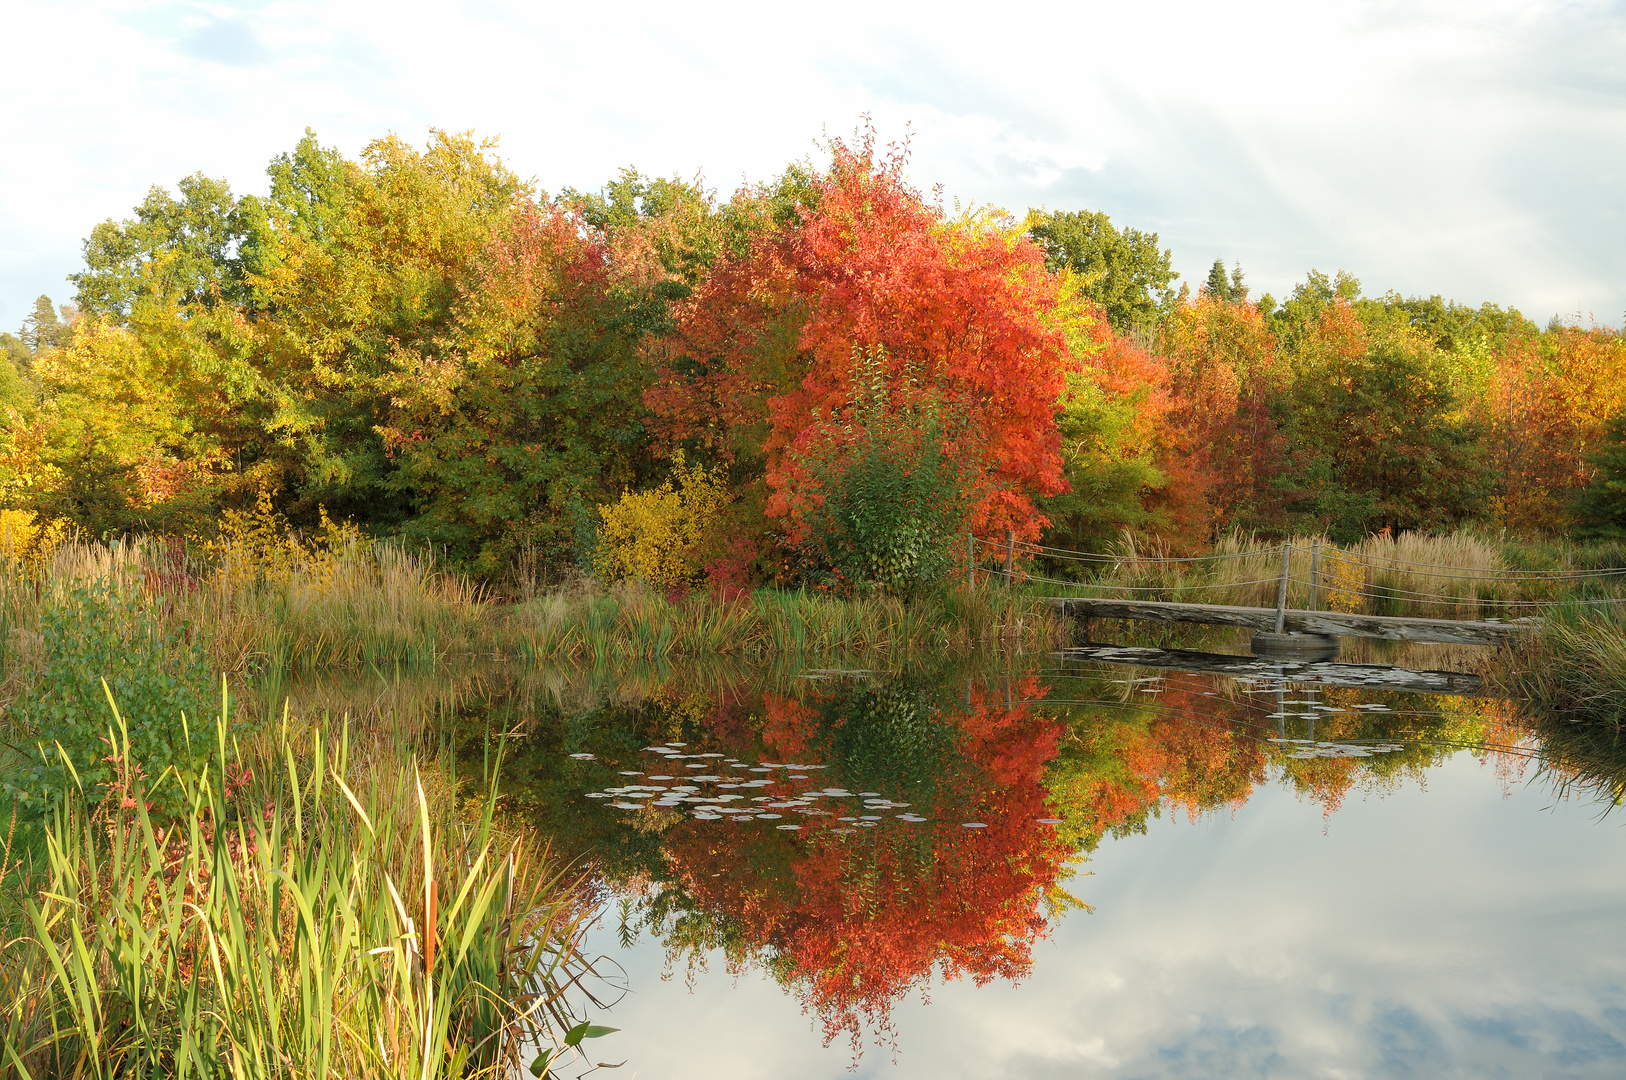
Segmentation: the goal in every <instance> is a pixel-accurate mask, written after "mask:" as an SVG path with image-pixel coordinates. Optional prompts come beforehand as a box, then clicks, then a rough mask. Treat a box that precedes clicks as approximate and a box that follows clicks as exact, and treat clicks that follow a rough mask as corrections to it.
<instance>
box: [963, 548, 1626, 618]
mask: <svg viewBox="0 0 1626 1080" xmlns="http://www.w3.org/2000/svg"><path fill="white" fill-rule="evenodd" d="M967 539H968V541H969V545H968V550H967V570H968V573H969V576H970V580H971V581H972V582H973V583H975V581H976V579H977V573H978V571H979V569H980V570H981V571H982V572H983V573H984V574H989V575H992V574H999V575H1001V576H1003V577H1004V578H1005V580H1006V581H1007V582H1008V583H1014V582H1016V581H1018V580H1020V581H1022V582H1031V583H1038V584H1044V585H1054V586H1057V587H1060V588H1064V589H1069V590H1081V591H1089V592H1096V593H1102V592H1105V593H1130V594H1147V593H1153V594H1162V595H1165V596H1167V595H1175V596H1191V595H1198V596H1200V595H1204V594H1212V593H1216V592H1223V591H1226V590H1246V589H1250V588H1256V587H1258V586H1263V585H1270V584H1276V585H1278V586H1279V592H1278V597H1277V602H1276V604H1275V606H1276V607H1277V608H1278V609H1279V610H1278V615H1280V613H1281V612H1282V611H1285V610H1286V609H1287V607H1288V604H1287V601H1288V597H1289V592H1290V591H1291V590H1293V587H1295V586H1298V587H1302V588H1307V589H1308V590H1309V593H1310V600H1309V609H1311V610H1314V609H1317V608H1318V607H1319V604H1318V602H1317V594H1318V593H1320V592H1321V591H1322V590H1326V593H1327V595H1328V596H1329V598H1330V597H1332V596H1335V595H1339V594H1346V595H1347V594H1354V595H1357V596H1359V597H1361V598H1362V599H1363V600H1364V599H1367V598H1380V599H1391V600H1397V601H1402V602H1409V603H1415V604H1419V605H1430V604H1432V605H1439V606H1454V607H1461V606H1464V605H1473V606H1476V607H1480V608H1490V609H1492V610H1502V611H1505V612H1507V613H1510V614H1511V613H1514V612H1517V611H1533V610H1535V609H1538V608H1541V607H1548V606H1552V605H1555V604H1573V605H1577V606H1583V607H1601V606H1607V605H1611V604H1619V603H1626V596H1621V597H1585V598H1582V597H1559V598H1534V597H1523V598H1507V597H1500V596H1482V595H1479V593H1478V590H1477V589H1475V588H1468V589H1465V590H1464V591H1463V592H1462V593H1448V592H1434V591H1430V590H1429V589H1428V588H1427V586H1426V585H1425V586H1424V587H1422V588H1408V587H1406V585H1404V584H1401V583H1400V582H1396V581H1382V580H1371V579H1372V578H1373V577H1374V576H1375V575H1381V574H1384V573H1388V574H1393V575H1396V576H1408V577H1409V576H1415V577H1421V578H1425V579H1432V580H1440V579H1445V580H1452V581H1467V582H1472V583H1474V584H1476V585H1481V586H1491V587H1508V586H1515V587H1517V586H1526V587H1529V586H1537V585H1541V584H1548V583H1551V584H1560V585H1562V584H1569V585H1575V584H1584V583H1587V582H1589V581H1594V580H1598V579H1600V578H1614V577H1620V576H1623V575H1626V569H1619V570H1615V569H1611V570H1595V571H1505V572H1500V573H1501V574H1502V576H1497V575H1498V573H1499V572H1497V571H1493V570H1473V569H1472V568H1468V567H1444V568H1446V569H1455V570H1464V571H1469V572H1468V573H1466V574H1461V575H1456V574H1432V573H1426V572H1424V573H1415V572H1413V571H1411V570H1407V569H1401V567H1405V566H1419V567H1442V566H1443V564H1429V563H1410V562H1406V561H1404V560H1378V559H1373V558H1369V557H1367V556H1363V555H1360V554H1358V553H1353V554H1354V557H1353V558H1351V555H1352V553H1349V552H1343V551H1338V552H1337V554H1336V555H1335V556H1333V558H1334V559H1336V560H1337V561H1338V562H1339V563H1341V564H1342V565H1345V566H1348V565H1350V564H1353V565H1354V566H1356V567H1359V568H1361V569H1363V570H1366V571H1369V573H1367V574H1363V575H1362V580H1360V581H1359V582H1355V581H1351V580H1350V579H1348V578H1347V577H1346V576H1344V575H1343V574H1328V575H1325V576H1323V575H1322V574H1321V573H1320V572H1318V570H1317V568H1316V562H1315V561H1312V564H1311V576H1310V577H1309V578H1304V577H1301V576H1299V575H1297V574H1295V573H1293V572H1292V556H1293V553H1294V551H1295V550H1297V551H1300V552H1303V553H1305V554H1310V555H1311V556H1312V559H1313V560H1314V556H1315V552H1316V549H1315V548H1314V547H1312V548H1310V549H1305V548H1302V547H1298V546H1297V545H1294V544H1291V543H1284V544H1282V545H1280V546H1278V547H1275V548H1270V549H1264V550H1259V551H1252V552H1247V553H1245V556H1246V557H1250V558H1258V559H1272V558H1276V557H1279V558H1280V559H1281V561H1282V569H1281V572H1280V573H1279V574H1273V575H1271V576H1270V577H1257V578H1249V579H1244V580H1238V581H1205V582H1192V581H1178V580H1177V581H1171V582H1162V583H1158V584H1151V585H1143V584H1128V583H1118V582H1112V581H1073V580H1068V579H1064V578H1055V577H1050V576H1048V575H1044V574H1039V573H1034V572H1032V571H1029V570H1021V569H1018V568H1017V566H1016V557H1017V555H1018V554H1021V555H1023V556H1032V555H1035V554H1044V555H1046V556H1047V557H1052V558H1060V559H1061V561H1064V562H1066V561H1074V562H1092V561H1098V562H1106V561H1108V560H1111V561H1112V562H1113V563H1114V567H1115V568H1116V569H1121V568H1122V567H1124V566H1125V565H1126V564H1128V565H1130V566H1134V565H1136V564H1138V563H1142V562H1145V563H1149V564H1154V565H1155V564H1157V563H1178V564H1183V565H1190V564H1194V563H1201V562H1204V561H1210V560H1220V559H1234V558H1239V557H1243V555H1239V554H1236V553H1226V554H1223V555H1215V556H1202V557H1193V558H1182V559H1163V558H1159V559H1142V558H1140V557H1139V556H1108V555H1097V554H1094V553H1090V552H1069V551H1067V550H1066V549H1061V548H1050V547H1047V546H1045V545H1042V544H1028V543H1022V542H1019V541H1017V539H1016V536H1015V534H1014V533H1011V534H1010V535H1009V536H1008V537H1007V540H1006V543H1005V544H1004V545H1003V546H1004V551H1003V553H1002V554H1003V556H1004V560H1003V561H1004V567H1003V568H1002V569H1000V570H989V569H987V568H986V567H984V566H979V563H978V560H977V546H978V544H982V545H983V546H984V547H995V546H996V545H993V544H990V543H989V542H988V541H979V540H977V538H976V537H975V536H974V535H969V536H968V537H967ZM1067 556H1073V558H1070V559H1069V558H1067ZM1295 610H1302V609H1295Z"/></svg>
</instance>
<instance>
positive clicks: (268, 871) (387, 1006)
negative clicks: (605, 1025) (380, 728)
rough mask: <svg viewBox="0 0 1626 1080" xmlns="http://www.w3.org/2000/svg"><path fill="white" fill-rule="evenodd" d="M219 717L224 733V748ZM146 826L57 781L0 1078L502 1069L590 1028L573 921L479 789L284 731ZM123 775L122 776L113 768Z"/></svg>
mask: <svg viewBox="0 0 1626 1080" xmlns="http://www.w3.org/2000/svg"><path fill="white" fill-rule="evenodd" d="M224 731H225V728H224V725H222V726H221V727H220V729H219V734H218V736H217V737H218V738H219V740H220V742H221V743H222V745H221V746H220V750H221V755H220V756H221V759H222V760H227V754H226V750H227V747H226V746H225V745H224V744H225V741H226V739H225V735H224ZM274 745H275V746H276V748H277V753H276V754H275V755H274V756H272V757H271V758H270V759H269V760H268V761H267V762H266V763H264V764H263V765H262V766H261V767H260V768H259V769H257V770H255V772H254V773H253V774H251V773H249V772H246V771H243V770H242V769H241V767H240V766H237V767H227V768H225V769H223V770H220V771H216V772H211V773H208V774H205V775H204V776H202V777H201V778H199V779H197V780H196V781H195V782H185V781H180V780H177V779H175V778H174V777H173V776H171V777H166V778H165V781H160V782H166V781H167V782H172V783H183V784H184V787H185V795H186V805H187V810H186V811H185V812H184V813H182V814H181V815H180V816H179V817H178V818H177V819H175V820H172V821H158V820H155V819H154V818H153V817H152V815H151V814H150V812H149V811H148V809H147V807H146V805H145V802H144V801H143V799H142V798H141V795H140V793H138V792H134V791H133V790H131V789H130V788H128V787H126V788H125V789H124V790H123V791H122V792H117V793H116V795H122V798H121V797H114V798H111V799H105V800H103V801H101V803H100V804H99V805H97V806H95V807H93V806H92V802H91V800H90V799H88V798H87V797H86V793H84V792H75V793H72V795H71V796H70V798H69V799H67V800H66V801H65V802H64V803H63V805H62V806H61V807H60V808H59V809H58V810H57V812H56V814H55V817H54V819H53V820H52V822H51V823H50V824H49V826H48V827H47V829H46V840H47V844H46V846H47V854H48V857H47V863H48V865H46V866H44V867H42V868H38V870H37V872H36V874H35V877H36V880H35V881H34V882H32V885H33V888H31V889H30V890H29V894H28V895H27V898H26V899H24V900H21V902H20V906H21V909H22V913H23V915H24V916H25V922H26V926H25V928H24V929H23V931H22V932H21V933H17V934H15V935H13V934H8V935H7V938H8V940H6V941H5V943H4V945H3V946H0V948H3V952H0V1003H3V1012H0V1035H3V1046H4V1049H3V1055H4V1062H3V1063H0V1075H12V1076H18V1077H44V1076H53V1077H115V1076H116V1077H125V1076H149V1075H154V1076H156V1075H163V1076H175V1077H186V1076H206V1077H214V1076H230V1077H245V1078H246V1077H255V1078H261V1077H265V1078H271V1077H287V1078H290V1080H292V1078H295V1077H299V1078H305V1077H403V1078H404V1077H415V1078H419V1080H427V1078H431V1077H497V1076H518V1075H521V1070H522V1068H524V1067H526V1066H528V1065H529V1064H530V1062H531V1061H532V1060H533V1059H534V1057H535V1056H536V1054H537V1051H538V1049H539V1048H543V1047H545V1048H548V1049H549V1050H550V1051H554V1052H566V1051H570V1050H571V1049H572V1048H573V1047H575V1046H576V1045H578V1044H579V1043H580V1041H581V1040H582V1038H583V1037H584V1036H588V1035H593V1034H597V1033H598V1031H595V1030H592V1029H590V1028H589V1027H588V1026H587V1025H586V1024H585V1023H584V1022H581V1021H580V1020H578V1018H577V1017H575V1016H573V1015H572V1013H571V1002H570V1001H569V1000H567V998H569V996H570V994H571V993H572V992H574V993H575V1001H576V1003H577V1004H578V1005H583V1004H587V1005H591V1004H596V1002H594V1001H593V999H592V998H591V997H590V996H585V997H584V995H587V994H590V990H591V987H590V986H589V985H588V984H586V983H584V981H583V980H584V978H591V977H592V974H593V973H592V969H591V967H590V965H588V964H587V963H586V962H585V961H584V959H583V957H582V955H581V954H580V952H579V951H578V949H577V945H578V942H579V938H580V935H581V932H582V930H583V926H584V922H585V916H586V914H587V912H586V909H585V907H584V905H582V904H581V903H579V902H578V893H577V890H576V882H575V881H574V880H573V879H572V878H571V876H570V875H569V874H568V872H566V871H565V870H563V869H562V868H561V867H560V866H558V865H557V864H556V863H555V862H554V861H553V860H552V859H551V858H550V857H549V855H548V854H547V852H546V851H545V850H543V849H540V848H539V847H538V846H537V845H536V844H535V843H534V842H533V841H530V840H528V839H526V838H524V837H523V836H510V835H507V834H505V833H504V831H503V829H502V828H501V827H500V825H499V822H498V819H497V817H496V801H495V795H494V793H495V790H496V787H495V782H494V781H493V782H492V783H490V784H489V785H488V787H487V790H486V793H485V797H484V798H477V799H474V800H473V801H472V802H464V801H462V800H460V799H459V797H458V795H459V793H458V791H457V789H456V788H455V785H453V784H452V783H451V782H450V780H449V778H448V777H447V775H446V774H445V773H443V772H441V771H440V770H439V769H435V768H431V769H429V770H427V771H426V772H420V771H419V769H418V767H417V765H416V764H414V763H403V762H402V760H401V759H400V758H397V757H393V756H389V755H385V756H384V757H383V758H381V759H380V760H378V761H374V762H371V763H366V762H361V761H358V760H356V759H355V758H353V756H352V754H351V751H350V746H349V743H348V740H347V739H345V738H344V737H342V736H341V737H340V738H338V739H336V740H335V739H330V738H328V737H327V736H325V735H324V734H323V733H322V731H321V730H320V729H314V730H311V731H308V732H305V731H300V730H297V729H296V728H293V727H285V728H284V729H283V730H282V731H281V732H280V733H279V737H278V739H277V740H276V742H275V744H274ZM126 779H127V780H128V774H126Z"/></svg>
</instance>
